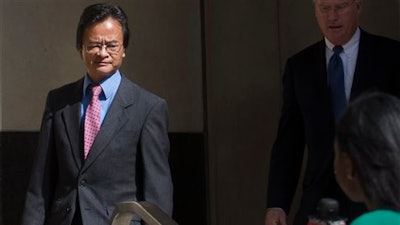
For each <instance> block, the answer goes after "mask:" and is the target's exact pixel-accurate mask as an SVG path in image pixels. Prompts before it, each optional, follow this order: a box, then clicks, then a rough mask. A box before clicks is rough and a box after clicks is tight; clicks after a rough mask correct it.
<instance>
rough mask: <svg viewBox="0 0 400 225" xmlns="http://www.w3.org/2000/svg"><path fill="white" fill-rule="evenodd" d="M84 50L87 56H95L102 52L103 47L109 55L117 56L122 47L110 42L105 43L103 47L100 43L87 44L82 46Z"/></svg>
mask: <svg viewBox="0 0 400 225" xmlns="http://www.w3.org/2000/svg"><path fill="white" fill-rule="evenodd" d="M84 47H85V50H86V52H87V53H89V54H97V53H99V52H100V51H102V50H103V48H104V47H105V49H106V51H107V52H108V53H109V54H112V55H113V54H117V53H118V52H119V51H120V50H121V47H122V45H120V44H118V43H114V42H110V43H106V44H105V45H103V44H101V43H95V42H94V43H89V44H87V45H84Z"/></svg>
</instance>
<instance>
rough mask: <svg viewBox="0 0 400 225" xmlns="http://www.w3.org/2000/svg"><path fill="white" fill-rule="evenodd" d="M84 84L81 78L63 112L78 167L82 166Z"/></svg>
mask: <svg viewBox="0 0 400 225" xmlns="http://www.w3.org/2000/svg"><path fill="white" fill-rule="evenodd" d="M82 85H83V79H81V80H79V81H78V82H77V83H76V85H74V87H73V88H74V89H73V93H72V94H71V99H69V101H70V102H69V103H67V104H66V105H67V106H66V107H65V109H64V111H63V113H62V118H63V122H64V124H65V128H66V133H67V136H68V138H69V143H70V145H71V150H72V155H73V158H74V160H75V162H76V166H77V167H78V168H80V167H81V166H82V151H81V146H80V142H81V139H80V134H81V132H80V130H81V128H80V120H81V118H80V110H81V98H82Z"/></svg>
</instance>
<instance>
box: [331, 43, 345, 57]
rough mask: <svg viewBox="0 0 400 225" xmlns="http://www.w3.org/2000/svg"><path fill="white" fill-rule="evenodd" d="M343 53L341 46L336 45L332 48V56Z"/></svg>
mask: <svg viewBox="0 0 400 225" xmlns="http://www.w3.org/2000/svg"><path fill="white" fill-rule="evenodd" d="M342 51H343V47H342V46H341V45H336V46H335V47H333V52H334V54H337V55H338V54H340V53H341V52H342Z"/></svg>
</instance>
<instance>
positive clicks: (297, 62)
mask: <svg viewBox="0 0 400 225" xmlns="http://www.w3.org/2000/svg"><path fill="white" fill-rule="evenodd" d="M310 2H311V0H310ZM362 5H363V0H313V6H314V14H315V17H316V20H317V24H318V26H319V28H320V30H321V33H322V34H323V37H322V38H321V40H320V41H318V42H316V43H314V44H312V45H310V46H308V47H306V48H305V49H303V50H301V51H300V52H298V53H296V54H295V55H293V56H291V57H290V58H288V60H287V62H286V66H285V70H284V73H283V79H282V80H283V82H282V83H283V95H282V96H283V97H282V98H283V99H282V100H283V104H282V111H281V117H280V121H279V127H278V130H277V135H276V139H275V142H274V144H273V147H272V150H271V155H270V159H269V162H270V164H269V175H268V187H267V201H266V202H267V204H266V213H265V222H264V224H265V225H287V224H288V223H287V215H289V213H290V210H291V209H294V208H295V207H293V204H294V203H295V202H294V201H293V200H294V196H295V193H296V190H297V188H298V185H299V183H300V185H301V187H300V188H299V190H300V201H299V204H298V205H297V206H298V207H296V209H297V211H296V212H295V213H293V215H294V217H293V224H295V225H306V224H307V222H308V217H309V216H310V215H313V214H316V208H317V204H318V201H319V200H320V199H322V198H333V199H336V200H337V201H338V202H339V204H340V206H341V212H342V213H343V214H344V215H343V216H345V217H347V218H349V220H350V221H351V220H352V219H353V218H355V217H357V216H358V215H360V214H361V213H363V212H365V210H366V209H365V207H364V206H363V205H362V204H355V203H354V202H352V201H350V199H348V198H347V197H346V195H345V194H344V193H343V192H342V191H341V189H340V187H339V186H338V184H337V183H336V180H335V177H334V174H333V172H332V171H333V168H332V167H333V165H332V164H333V163H332V162H333V157H334V153H333V152H334V151H333V140H334V133H335V123H336V121H337V119H338V118H339V117H340V115H341V113H342V112H343V110H344V109H345V108H346V105H347V104H348V103H349V102H351V101H352V100H353V99H355V98H356V97H357V96H359V95H360V94H362V93H364V92H366V91H370V90H371V89H373V90H379V91H382V92H388V93H392V94H395V95H398V94H400V85H399V84H400V67H399V66H398V65H399V62H400V55H399V52H400V42H399V41H398V40H393V39H389V38H386V37H382V36H378V35H374V34H371V33H368V32H367V31H365V30H364V29H362V28H361V27H360V25H359V24H360V15H361V11H362ZM305 156H306V157H305ZM302 168H305V169H304V176H302ZM300 178H303V179H302V180H301V179H300Z"/></svg>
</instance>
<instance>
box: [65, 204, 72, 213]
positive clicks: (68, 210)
mask: <svg viewBox="0 0 400 225" xmlns="http://www.w3.org/2000/svg"><path fill="white" fill-rule="evenodd" d="M71 210H72V208H71V206H68V207H67V208H66V209H65V212H66V213H67V214H68V213H69V212H71Z"/></svg>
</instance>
